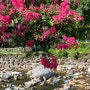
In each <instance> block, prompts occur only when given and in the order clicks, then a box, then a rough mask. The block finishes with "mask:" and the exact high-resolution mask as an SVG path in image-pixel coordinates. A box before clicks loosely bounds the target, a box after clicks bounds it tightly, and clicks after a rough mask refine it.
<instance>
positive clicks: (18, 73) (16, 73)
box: [11, 72, 22, 76]
mask: <svg viewBox="0 0 90 90" xmlns="http://www.w3.org/2000/svg"><path fill="white" fill-rule="evenodd" d="M11 74H12V75H13V76H14V75H16V76H22V73H21V72H11Z"/></svg>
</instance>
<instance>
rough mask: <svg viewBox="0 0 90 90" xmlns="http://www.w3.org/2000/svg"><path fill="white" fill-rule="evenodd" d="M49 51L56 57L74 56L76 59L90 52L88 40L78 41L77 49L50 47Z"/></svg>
mask: <svg viewBox="0 0 90 90" xmlns="http://www.w3.org/2000/svg"><path fill="white" fill-rule="evenodd" d="M49 52H52V54H53V55H55V56H56V57H57V58H62V57H66V58H67V57H74V58H76V59H78V58H80V57H84V56H85V55H86V54H88V53H89V52H90V42H88V43H85V42H79V43H78V48H77V49H74V48H72V49H68V50H61V51H60V50H57V49H54V48H51V49H50V50H49Z"/></svg>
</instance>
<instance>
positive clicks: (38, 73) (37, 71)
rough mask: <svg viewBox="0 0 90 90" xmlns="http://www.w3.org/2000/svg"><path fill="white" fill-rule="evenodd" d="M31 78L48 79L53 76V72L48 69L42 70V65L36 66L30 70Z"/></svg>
mask: <svg viewBox="0 0 90 90" xmlns="http://www.w3.org/2000/svg"><path fill="white" fill-rule="evenodd" d="M31 72H32V77H34V78H43V77H45V78H46V79H49V78H50V77H52V76H53V75H54V71H53V70H51V69H49V68H44V66H43V65H40V66H37V67H36V68H34V69H32V71H31Z"/></svg>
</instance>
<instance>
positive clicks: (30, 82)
mask: <svg viewBox="0 0 90 90" xmlns="http://www.w3.org/2000/svg"><path fill="white" fill-rule="evenodd" d="M24 84H25V87H31V86H34V85H36V84H37V82H35V81H29V82H25V83H24Z"/></svg>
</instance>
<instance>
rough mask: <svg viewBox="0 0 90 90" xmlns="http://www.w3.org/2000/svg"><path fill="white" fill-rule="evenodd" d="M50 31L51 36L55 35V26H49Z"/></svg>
mask: <svg viewBox="0 0 90 90" xmlns="http://www.w3.org/2000/svg"><path fill="white" fill-rule="evenodd" d="M50 32H51V34H52V36H53V37H55V36H56V28H55V27H51V28H50Z"/></svg>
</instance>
